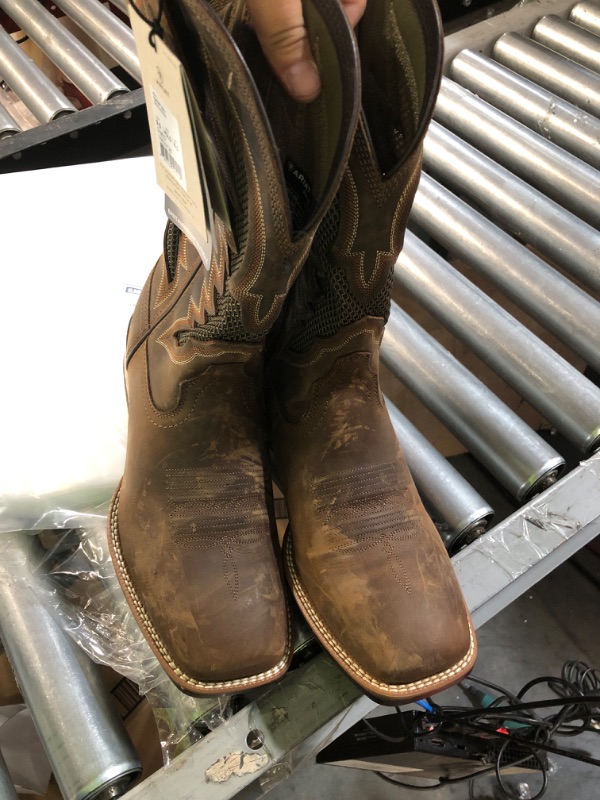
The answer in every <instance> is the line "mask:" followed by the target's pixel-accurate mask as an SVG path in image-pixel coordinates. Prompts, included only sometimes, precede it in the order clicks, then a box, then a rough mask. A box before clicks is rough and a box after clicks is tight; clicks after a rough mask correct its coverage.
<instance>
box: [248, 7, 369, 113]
mask: <svg viewBox="0 0 600 800" xmlns="http://www.w3.org/2000/svg"><path fill="white" fill-rule="evenodd" d="M340 2H341V4H342V7H343V9H344V11H345V13H346V16H347V17H348V21H349V22H350V24H351V25H352V27H354V26H355V25H356V24H357V23H358V21H359V20H360V18H361V17H362V15H363V14H364V11H365V7H366V5H367V0H340ZM246 5H247V7H248V11H249V12H250V17H251V19H252V22H253V24H254V28H255V30H256V35H257V36H258V40H259V42H260V44H261V47H262V49H263V52H264V54H265V56H266V58H267V61H268V62H269V63H270V65H271V67H272V69H273V72H274V73H275V75H276V76H277V77H278V78H279V80H280V81H281V83H282V84H283V86H285V88H286V89H287V91H288V92H289V94H290V95H291V96H292V97H293V98H294V99H295V100H298V101H299V102H301V103H309V102H310V101H311V100H314V99H315V98H316V97H318V96H319V92H320V91H321V80H320V78H319V73H318V70H317V65H316V64H315V62H314V60H313V57H312V54H311V51H310V44H309V41H308V33H307V30H306V27H305V25H304V19H303V16H302V3H301V0H246Z"/></svg>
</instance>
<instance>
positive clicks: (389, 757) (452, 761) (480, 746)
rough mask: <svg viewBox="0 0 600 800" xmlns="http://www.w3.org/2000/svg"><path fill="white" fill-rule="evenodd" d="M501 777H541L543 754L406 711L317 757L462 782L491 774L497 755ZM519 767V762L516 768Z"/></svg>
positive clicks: (350, 734) (359, 728)
mask: <svg viewBox="0 0 600 800" xmlns="http://www.w3.org/2000/svg"><path fill="white" fill-rule="evenodd" d="M502 745H505V747H504V750H503V752H502V754H501V758H500V768H501V769H502V771H503V773H504V774H506V775H510V774H511V773H514V774H516V773H525V772H539V771H540V760H539V759H542V761H543V762H544V766H545V762H546V758H545V756H544V755H539V757H538V758H536V757H535V756H533V755H532V753H531V748H527V747H521V746H520V745H519V743H518V742H516V741H514V740H512V741H509V742H508V744H506V742H505V740H504V739H503V738H502V737H499V736H491V735H490V734H487V733H485V732H481V733H480V732H473V731H468V730H467V729H466V728H464V727H461V725H460V724H451V723H442V724H440V723H434V722H432V721H431V719H430V718H429V717H427V715H426V714H423V713H422V712H417V711H405V712H403V713H401V714H390V715H386V716H383V717H375V718H373V719H371V720H369V721H366V722H365V721H364V720H363V721H361V722H359V723H357V724H356V725H354V726H353V727H352V728H350V730H348V731H346V733H344V734H342V735H341V736H340V737H339V738H338V739H336V740H335V741H334V742H332V743H331V744H329V745H328V746H327V747H325V748H324V749H323V750H321V752H320V753H319V754H318V755H317V762H318V763H319V764H331V765H334V766H340V767H354V768H357V769H367V770H372V771H375V772H384V773H388V774H397V775H406V776H410V777H411V778H413V777H416V778H424V779H427V780H431V779H438V780H439V779H440V778H442V779H447V778H461V777H463V776H467V775H470V774H476V773H477V772H479V771H483V770H488V769H489V768H490V766H492V765H494V764H495V763H496V760H497V758H498V753H499V751H500V749H501V747H502ZM516 762H518V763H516Z"/></svg>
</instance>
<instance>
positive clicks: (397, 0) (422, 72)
mask: <svg viewBox="0 0 600 800" xmlns="http://www.w3.org/2000/svg"><path fill="white" fill-rule="evenodd" d="M357 38H358V44H359V54H360V62H361V81H362V111H361V115H360V119H359V123H358V128H357V132H356V136H355V139H354V144H353V148H352V152H351V155H350V159H349V162H348V167H347V169H346V171H345V173H344V177H343V179H342V183H341V186H340V190H339V193H338V196H337V197H336V199H335V201H334V202H333V204H332V206H331V208H330V210H329V212H328V214H327V216H326V217H325V219H324V220H323V222H322V224H321V226H320V228H319V230H318V232H317V235H316V237H315V241H314V244H313V248H312V251H311V254H310V256H309V259H308V261H307V264H306V266H305V268H304V269H303V270H302V273H301V275H300V277H299V279H298V281H297V282H296V284H295V286H294V289H293V291H292V293H291V296H290V298H289V299H288V305H287V308H286V315H285V316H286V319H285V322H283V323H282V328H283V331H282V336H281V339H282V340H284V341H285V346H286V347H287V348H289V349H290V350H292V351H294V352H297V353H302V352H306V351H308V350H309V349H310V347H311V346H312V345H313V343H314V342H315V341H317V340H319V339H323V338H328V337H331V336H333V335H335V334H336V333H337V332H338V331H339V330H340V329H342V328H344V327H345V326H347V325H351V324H353V323H356V322H358V321H359V320H361V319H363V318H365V317H369V316H370V317H378V318H381V319H383V320H384V321H387V318H388V316H389V309H390V296H391V287H392V281H393V269H394V264H395V262H396V259H397V258H398V254H399V253H400V250H401V249H402V244H403V240H404V233H405V230H406V224H407V220H408V214H409V212H410V208H411V206H412V202H413V199H414V195H415V192H416V190H417V185H418V181H419V176H420V171H421V152H422V142H423V139H424V136H425V132H426V130H427V126H428V124H429V122H430V119H431V116H432V113H433V107H434V104H435V98H436V95H437V90H438V86H439V81H440V77H441V64H442V47H443V45H442V33H441V25H440V20H439V15H438V11H437V6H436V5H435V4H434V3H432V2H426V3H420V2H419V3H416V2H412V0H394V2H389V3H388V2H381V1H380V0H370V2H369V3H368V4H367V10H366V12H365V16H364V18H363V20H362V21H361V23H360V25H359V28H358V32H357Z"/></svg>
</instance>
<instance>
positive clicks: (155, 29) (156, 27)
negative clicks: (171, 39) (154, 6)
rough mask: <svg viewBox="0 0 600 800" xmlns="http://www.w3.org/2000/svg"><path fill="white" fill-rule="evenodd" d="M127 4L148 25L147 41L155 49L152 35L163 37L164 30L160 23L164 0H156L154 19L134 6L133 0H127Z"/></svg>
mask: <svg viewBox="0 0 600 800" xmlns="http://www.w3.org/2000/svg"><path fill="white" fill-rule="evenodd" d="M129 5H130V6H131V7H132V8H133V10H134V11H135V13H136V14H137V15H138V17H140V19H143V20H144V22H145V23H146V25H149V26H150V33H149V34H148V41H149V42H150V44H151V45H152V47H153V48H154V49H155V50H156V45H155V44H154V37H155V36H158V37H160V38H161V39H164V31H163V27H162V25H161V21H162V15H163V11H164V0H158V15H157V17H156V19H150V17H147V16H146V15H145V14H143V13H142V12H141V11H140V9H139V8H138V7H137V6H136V4H135V3H134V2H133V0H129Z"/></svg>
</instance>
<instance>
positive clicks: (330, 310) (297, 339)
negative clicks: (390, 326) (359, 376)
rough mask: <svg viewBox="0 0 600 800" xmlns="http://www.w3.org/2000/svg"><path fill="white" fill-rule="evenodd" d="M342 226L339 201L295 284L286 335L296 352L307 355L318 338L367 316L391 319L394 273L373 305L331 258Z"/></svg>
mask: <svg viewBox="0 0 600 800" xmlns="http://www.w3.org/2000/svg"><path fill="white" fill-rule="evenodd" d="M339 224H340V210H339V201H338V200H337V198H336V200H335V202H334V203H333V204H332V206H331V208H330V210H329V212H328V213H327V215H326V217H325V219H324V220H323V222H322V223H321V226H320V228H319V231H318V233H317V236H316V237H315V241H314V244H313V248H312V252H311V255H310V257H309V259H308V261H307V262H306V264H305V265H304V268H303V270H302V272H301V273H300V276H299V277H298V280H297V281H296V283H295V284H294V288H293V290H292V293H291V296H290V298H289V300H288V304H287V307H286V312H285V318H286V319H285V332H284V336H286V338H287V344H288V347H289V348H290V349H291V350H293V351H294V352H297V353H304V352H306V351H307V350H308V349H309V348H310V346H311V345H312V343H313V342H314V341H315V340H316V339H320V338H328V337H329V336H333V335H334V334H335V333H337V331H338V330H339V329H340V328H342V327H344V326H345V325H350V324H352V323H353V322H358V320H360V319H362V318H363V317H366V316H372V317H382V318H383V319H384V320H386V321H387V318H388V316H389V313H390V294H391V288H392V281H393V273H392V272H390V276H389V281H388V283H387V284H386V286H385V288H384V289H383V291H382V292H380V293H379V294H378V295H377V296H376V297H374V298H373V299H372V300H371V301H370V302H364V301H361V300H359V299H357V298H356V297H355V295H354V294H353V293H352V292H351V290H350V287H349V286H348V281H347V279H346V273H345V269H344V267H343V266H342V265H341V264H340V263H339V262H338V261H336V260H335V259H333V260H330V258H329V257H328V256H329V253H330V252H331V247H332V245H333V243H334V242H335V240H336V238H337V234H338V230H339Z"/></svg>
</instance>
